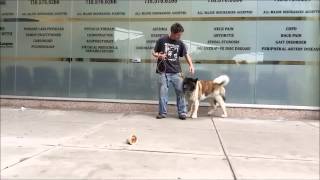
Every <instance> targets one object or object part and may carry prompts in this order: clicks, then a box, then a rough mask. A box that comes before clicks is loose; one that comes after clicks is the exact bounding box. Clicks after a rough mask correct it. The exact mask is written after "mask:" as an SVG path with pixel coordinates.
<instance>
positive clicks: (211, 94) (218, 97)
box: [186, 80, 228, 118]
mask: <svg viewBox="0 0 320 180" xmlns="http://www.w3.org/2000/svg"><path fill="white" fill-rule="evenodd" d="M223 96H225V88H224V87H223V86H222V85H220V84H217V83H214V82H213V81H212V80H199V81H197V84H196V88H195V90H194V91H193V92H192V93H190V94H187V96H186V98H187V100H188V105H189V110H188V115H187V116H188V117H192V118H197V117H198V115H197V113H198V108H199V103H200V101H202V100H204V99H209V103H210V105H211V110H210V111H209V112H208V114H210V115H211V114H212V113H213V111H214V110H215V109H216V108H217V107H216V105H215V103H214V101H217V103H218V104H219V105H220V106H221V108H222V111H223V114H222V117H227V116H228V115H227V111H226V106H225V103H224V100H223V98H222V97H223Z"/></svg>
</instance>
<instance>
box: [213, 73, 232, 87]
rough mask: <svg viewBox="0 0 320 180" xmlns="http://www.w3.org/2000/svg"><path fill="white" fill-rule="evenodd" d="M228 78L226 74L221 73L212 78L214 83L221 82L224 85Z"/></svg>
mask: <svg viewBox="0 0 320 180" xmlns="http://www.w3.org/2000/svg"><path fill="white" fill-rule="evenodd" d="M229 81H230V79H229V77H228V76H227V75H221V76H219V77H217V78H215V79H214V80H213V82H214V83H217V84H221V85H222V86H226V85H227V84H228V83H229Z"/></svg>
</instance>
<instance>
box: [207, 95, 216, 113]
mask: <svg viewBox="0 0 320 180" xmlns="http://www.w3.org/2000/svg"><path fill="white" fill-rule="evenodd" d="M209 103H210V107H209V112H208V115H212V114H213V112H214V111H215V110H216V109H217V101H216V100H215V99H214V98H210V99H209Z"/></svg>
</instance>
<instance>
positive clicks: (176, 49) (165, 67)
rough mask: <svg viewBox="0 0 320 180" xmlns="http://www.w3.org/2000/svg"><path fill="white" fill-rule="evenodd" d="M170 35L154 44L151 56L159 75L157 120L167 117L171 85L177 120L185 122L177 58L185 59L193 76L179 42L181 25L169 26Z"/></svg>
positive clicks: (184, 108) (189, 60) (185, 109)
mask: <svg viewBox="0 0 320 180" xmlns="http://www.w3.org/2000/svg"><path fill="white" fill-rule="evenodd" d="M170 30H171V33H170V35H167V36H163V37H161V38H160V39H158V41H157V42H156V45H155V48H154V51H153V52H152V55H153V56H154V57H155V58H157V70H156V72H157V73H158V74H159V80H158V83H159V114H158V115H157V118H158V119H162V118H165V117H166V116H167V103H168V88H169V85H170V84H172V85H173V87H174V89H175V92H176V96H177V109H178V117H179V119H182V120H185V119H186V114H187V108H186V101H185V98H184V94H183V90H182V83H183V77H182V74H181V66H180V61H179V57H183V56H184V57H185V58H186V60H187V63H188V64H189V72H190V73H192V74H194V67H193V64H192V61H191V57H190V56H189V54H188V53H187V49H186V46H185V44H184V43H183V42H182V41H181V40H180V38H181V36H182V33H183V32H184V29H183V27H182V25H181V24H179V23H175V24H173V25H172V26H171V29H170Z"/></svg>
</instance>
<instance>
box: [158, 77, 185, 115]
mask: <svg viewBox="0 0 320 180" xmlns="http://www.w3.org/2000/svg"><path fill="white" fill-rule="evenodd" d="M182 83H183V78H182V76H181V74H180V73H161V74H159V81H158V84H159V114H167V112H168V111H167V104H168V90H169V85H170V84H172V85H173V87H174V89H175V92H176V96H177V109H178V114H179V115H182V114H184V115H185V114H186V112H187V107H186V101H185V98H184V93H183V89H182Z"/></svg>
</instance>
